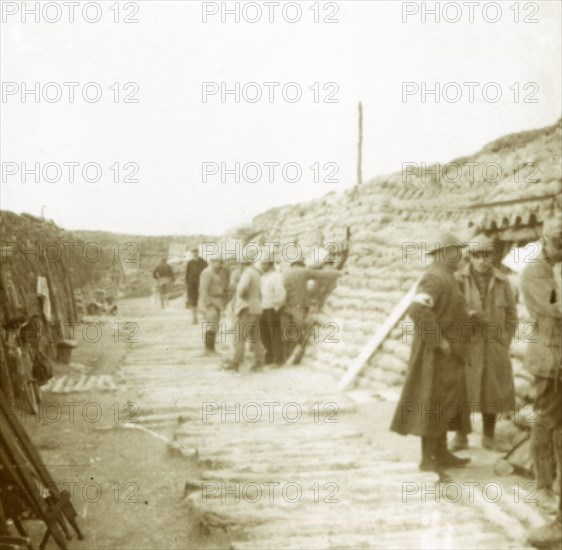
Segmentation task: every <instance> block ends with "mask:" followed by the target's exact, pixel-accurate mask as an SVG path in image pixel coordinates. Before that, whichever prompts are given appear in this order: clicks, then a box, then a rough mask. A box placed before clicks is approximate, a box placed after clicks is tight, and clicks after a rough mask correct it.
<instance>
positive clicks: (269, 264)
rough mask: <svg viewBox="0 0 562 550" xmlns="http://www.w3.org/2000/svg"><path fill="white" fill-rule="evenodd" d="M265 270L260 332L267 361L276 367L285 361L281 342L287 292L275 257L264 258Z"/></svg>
mask: <svg viewBox="0 0 562 550" xmlns="http://www.w3.org/2000/svg"><path fill="white" fill-rule="evenodd" d="M261 269H262V272H263V275H262V278H261V293H262V309H263V312H262V315H261V319H260V332H261V338H262V342H263V345H264V347H265V363H266V365H271V366H274V367H279V366H281V363H283V348H282V343H281V321H280V313H279V311H280V309H281V308H282V307H283V304H284V303H285V299H286V297H287V293H286V291H285V285H284V284H283V275H282V274H281V273H280V272H279V271H277V270H276V269H275V262H274V259H273V257H271V258H264V259H263V260H262V262H261Z"/></svg>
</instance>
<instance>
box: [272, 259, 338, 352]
mask: <svg viewBox="0 0 562 550" xmlns="http://www.w3.org/2000/svg"><path fill="white" fill-rule="evenodd" d="M340 275H341V272H339V271H335V270H325V271H324V270H320V269H312V268H308V267H306V266H305V263H304V261H303V260H302V258H298V259H297V260H296V261H294V262H292V263H291V266H290V267H289V269H287V270H286V271H285V272H284V273H283V284H284V285H285V290H286V292H287V299H286V301H285V305H284V306H283V309H282V310H281V328H282V336H283V360H284V361H287V360H288V359H289V357H291V355H292V353H293V351H294V350H295V348H296V346H297V344H301V343H302V342H303V341H304V339H305V333H306V330H307V324H306V319H307V315H308V310H309V309H310V292H309V289H308V282H309V281H323V282H328V281H335V280H336V279H337V278H338V277H339V276H340Z"/></svg>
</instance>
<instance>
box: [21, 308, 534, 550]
mask: <svg viewBox="0 0 562 550" xmlns="http://www.w3.org/2000/svg"><path fill="white" fill-rule="evenodd" d="M122 305H123V306H124V307H123V308H122V309H123V311H125V312H126V315H127V319H130V320H135V321H138V323H139V325H140V326H145V325H146V326H148V325H150V323H152V324H151V325H150V326H152V327H154V326H159V325H158V324H156V325H155V321H154V318H156V319H159V317H158V315H159V314H160V312H159V308H158V306H157V305H155V304H154V303H152V302H149V301H147V299H143V300H130V301H129V300H127V301H126V303H124V304H122ZM174 307H175V309H176V311H175V313H173V312H171V313H173V315H174V316H173V317H171V318H170V319H174V323H179V324H178V325H177V326H176V330H177V334H178V337H179V338H180V339H181V334H183V330H184V324H185V326H188V324H189V323H190V316H189V315H188V312H187V311H185V310H182V306H181V304H180V300H178V303H177V304H175V306H174ZM184 313H185V315H184ZM151 316H152V320H151V321H150V323H148V321H149V319H148V318H150V317H151ZM154 316H156V317H154ZM143 318H144V321H147V323H144V321H143ZM163 318H165V316H164V317H163ZM121 320H126V319H124V318H123V317H121V318H120V321H121ZM98 322H99V323H100V326H101V328H102V337H101V340H100V341H99V342H97V343H95V344H89V343H87V342H85V341H81V342H80V344H79V346H78V348H77V349H76V350H75V351H74V352H73V356H72V363H73V364H74V363H77V364H81V365H84V366H85V367H86V368H88V369H91V370H89V372H88V375H89V376H98V375H112V376H114V377H115V381H116V382H117V383H119V373H118V371H119V367H120V366H121V365H123V364H124V362H125V359H126V358H127V356H128V355H129V354H130V356H131V357H132V355H133V348H132V346H133V344H128V343H124V342H123V341H118V342H115V333H114V331H112V330H110V327H111V325H112V324H113V323H114V322H115V320H114V319H112V318H110V319H105V320H99V319H98ZM159 322H160V321H158V320H157V321H156V323H159ZM119 340H121V339H119ZM179 344H181V342H179ZM140 345H141V347H142V349H143V350H145V349H146V350H148V351H147V353H152V354H154V353H155V352H156V353H158V352H157V350H156V349H155V346H154V345H153V344H150V345H147V344H146V342H144V341H143V342H141V344H140ZM156 347H157V346H156ZM163 351H167V350H166V349H163ZM143 353H144V351H143ZM147 361H148V360H147ZM193 361H197V360H196V359H193ZM148 363H150V361H148ZM148 363H147V364H148ZM191 366H192V367H193V366H194V367H195V368H198V367H199V365H198V364H197V363H195V364H194V365H191ZM131 368H134V366H133V367H131V365H130V366H129V369H131ZM203 368H204V367H203ZM304 368H306V367H304ZM155 369H158V366H156V367H155ZM297 370H298V369H297ZM296 372H297V371H295V374H296ZM69 374H72V375H74V376H76V377H78V376H79V374H78V373H77V372H76V371H74V372H73V370H72V367H69V366H68V365H57V366H56V371H55V375H57V376H61V375H69ZM302 374H303V375H304V376H308V374H307V373H306V372H303V373H302ZM220 376H222V375H220ZM188 380H189V379H188ZM256 380H258V379H256ZM124 382H125V383H126V382H127V381H126V380H125V381H124ZM336 382H337V381H336V380H334V385H333V387H332V388H330V387H326V392H329V391H330V390H332V391H333V390H334V388H335V384H336ZM184 383H185V381H184ZM326 383H327V384H328V386H329V385H330V384H331V382H329V381H328V382H326ZM120 388H121V389H119V390H118V391H101V390H94V389H93V390H90V391H85V392H77V393H45V394H44V401H43V404H42V408H41V413H40V415H39V417H38V419H36V418H34V417H32V416H26V417H24V418H23V421H24V425H25V428H26V429H27V431H28V433H29V435H30V437H31V439H32V441H33V442H34V443H35V445H36V446H37V448H38V450H39V452H40V453H41V455H42V457H43V460H44V462H45V463H46V464H47V466H48V468H49V470H50V471H51V473H52V475H53V477H54V478H55V480H56V481H57V483H58V484H59V487H60V488H61V489H68V490H69V491H70V492H71V496H72V501H73V504H74V507H75V509H76V511H77V513H78V522H79V525H80V527H81V529H82V531H83V532H84V534H85V540H84V541H77V540H76V538H74V539H73V540H72V541H70V542H69V547H70V548H71V549H73V550H74V549H82V550H86V549H88V550H94V549H95V550H98V549H133V548H134V549H142V550H144V549H146V550H149V549H156V548H158V549H174V548H185V549H202V550H207V549H209V550H210V549H215V548H230V547H231V541H230V539H229V536H228V534H227V533H226V532H225V531H221V530H213V531H212V532H211V531H208V530H207V529H206V528H205V527H203V526H202V525H201V523H200V522H199V521H198V519H197V517H193V516H192V515H190V512H189V510H190V509H189V508H188V507H187V506H186V505H182V501H183V499H184V497H185V496H186V494H185V484H186V482H187V481H188V480H196V479H199V476H200V466H199V465H198V463H197V461H196V460H195V459H189V458H186V457H183V456H179V455H178V454H176V453H174V452H173V451H170V450H169V448H168V445H167V442H166V438H167V437H168V438H171V437H172V434H173V431H174V428H173V427H170V428H168V429H166V428H164V429H159V430H158V434H155V433H154V432H153V434H150V433H147V432H143V431H141V430H138V429H131V428H127V427H125V426H124V423H125V422H124V421H125V419H131V418H134V416H135V415H141V414H142V413H143V411H140V410H135V409H131V408H129V407H128V403H130V402H135V400H138V399H139V395H140V394H139V390H138V389H137V390H135V389H133V388H132V389H128V390H127V389H125V386H124V385H122V386H120ZM178 389H179V388H178ZM181 390H182V392H184V393H185V394H186V396H187V397H188V398H189V399H191V400H194V402H195V401H196V400H197V395H195V394H196V393H197V392H196V388H195V387H194V388H191V387H190V386H188V385H186V386H185V387H182V388H181ZM142 391H147V390H142ZM192 391H193V392H194V395H193V396H191V392H192ZM225 391H226V390H225ZM355 393H357V394H359V395H358V396H355V398H354V401H356V403H357V407H356V409H355V411H354V412H352V413H348V414H347V415H346V417H345V422H346V425H349V427H350V428H353V429H356V430H357V431H359V432H361V433H362V434H363V435H364V437H366V438H367V439H369V440H371V442H372V443H373V447H374V449H383V450H385V451H389V452H391V453H393V454H394V455H396V460H400V458H401V457H412V460H416V461H417V460H418V457H419V452H420V451H419V440H418V438H415V437H401V436H397V435H394V434H390V433H389V431H388V426H389V423H390V419H391V417H392V414H393V412H394V408H395V406H396V404H395V402H393V401H382V400H377V399H372V398H368V396H367V399H365V401H364V402H363V399H362V397H361V396H363V398H364V397H365V394H366V393H368V392H362V391H361V392H360V391H357V392H355ZM190 396H191V397H190ZM200 398H201V396H200V395H199V399H200ZM357 399H359V401H357ZM129 400H130V401H129ZM71 411H73V414H72V413H71ZM475 427H477V426H475ZM479 439H480V436H479V434H478V433H475V434H473V435H471V450H470V451H469V455H470V456H471V457H472V464H471V465H470V467H468V468H466V469H464V470H457V471H455V476H454V477H455V480H456V481H458V482H459V483H463V482H465V481H470V482H475V481H477V482H479V483H480V484H485V483H489V482H495V483H498V484H499V485H500V486H501V488H502V490H503V494H504V495H509V496H510V498H511V493H510V487H512V486H513V484H514V483H516V482H519V483H521V485H522V486H524V484H525V483H527V482H528V480H524V479H522V478H518V477H517V476H512V475H511V476H505V477H503V478H498V477H497V476H496V475H495V474H494V473H493V464H494V462H495V461H496V460H497V459H498V458H499V457H500V456H501V455H500V454H499V453H492V452H490V451H486V450H483V449H481V447H480V442H479ZM221 441H222V440H221ZM336 449H337V447H336ZM201 451H202V452H203V453H204V452H205V449H201ZM27 527H28V529H29V532H30V534H31V535H32V537H33V540H34V541H37V543H38V541H39V540H40V537H41V535H42V526H41V524H39V523H38V522H29V523H28V525H27ZM48 548H55V545H54V543H53V541H51V542H50V543H49V545H48Z"/></svg>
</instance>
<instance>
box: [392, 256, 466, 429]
mask: <svg viewBox="0 0 562 550" xmlns="http://www.w3.org/2000/svg"><path fill="white" fill-rule="evenodd" d="M408 315H409V316H410V317H411V319H412V321H413V324H412V323H409V324H408V322H407V321H405V322H404V323H403V335H406V334H411V333H412V332H413V339H412V351H411V355H410V361H409V364H408V371H407V374H406V380H405V382H404V387H403V389H402V395H401V397H400V401H399V402H398V406H397V408H396V412H395V414H394V418H393V420H392V424H391V426H390V429H391V430H392V431H394V432H397V433H399V434H402V435H406V434H414V435H418V436H426V437H438V436H439V435H441V434H442V433H443V432H445V431H447V430H457V429H462V430H463V431H464V432H465V433H469V432H470V418H469V415H468V414H466V413H467V411H466V406H463V403H465V390H464V363H465V357H466V356H467V350H468V342H469V339H470V331H469V329H470V327H469V326H468V322H469V318H468V310H467V308H466V303H465V300H464V297H463V295H462V293H461V290H460V286H459V283H458V281H457V280H456V279H455V276H454V272H453V271H451V270H450V269H449V268H447V266H446V265H445V264H443V263H434V264H432V265H431V266H429V268H428V269H427V271H426V272H425V274H424V275H423V277H422V278H421V280H420V282H419V285H418V288H417V293H416V296H415V297H414V299H413V302H412V305H411V306H410V308H409V310H408ZM410 338H412V336H410ZM442 339H444V340H447V342H449V345H450V346H451V353H450V354H446V353H444V352H443V351H441V349H439V347H438V345H439V344H440V342H441V340H442Z"/></svg>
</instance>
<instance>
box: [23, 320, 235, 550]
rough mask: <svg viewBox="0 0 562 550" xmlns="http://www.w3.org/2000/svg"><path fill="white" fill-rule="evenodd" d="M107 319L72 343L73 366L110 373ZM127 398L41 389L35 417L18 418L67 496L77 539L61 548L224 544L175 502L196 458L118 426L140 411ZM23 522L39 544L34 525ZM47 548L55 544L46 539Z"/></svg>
mask: <svg viewBox="0 0 562 550" xmlns="http://www.w3.org/2000/svg"><path fill="white" fill-rule="evenodd" d="M109 324H111V321H110V322H109V323H101V326H102V329H103V330H102V338H101V340H100V341H99V342H97V343H95V344H89V343H87V342H80V345H79V346H78V348H77V349H76V350H75V351H74V353H73V357H72V362H73V363H74V362H76V363H81V364H84V365H87V366H91V367H92V370H91V371H90V373H89V374H90V375H99V374H110V375H111V374H115V373H116V370H117V368H118V366H119V364H120V363H121V362H122V361H123V358H124V357H125V356H126V354H127V349H128V348H127V346H128V345H127V344H124V343H123V342H117V343H116V342H115V341H114V334H113V333H112V332H111V331H109V330H106V329H107V327H108V326H109ZM68 373H69V367H68V366H66V365H57V366H56V371H55V374H56V375H62V374H68ZM128 398H129V396H128V395H127V393H126V392H89V393H78V394H53V393H48V394H44V396H43V399H44V401H43V404H42V409H41V413H40V415H39V418H38V419H36V418H35V417H33V416H31V415H29V416H23V417H22V419H23V421H24V425H25V428H26V430H27V431H28V433H29V435H30V437H31V439H32V441H33V442H34V443H35V445H36V447H37V448H38V450H39V452H40V454H41V456H42V457H43V460H44V462H45V463H46V464H47V467H48V468H49V470H50V472H51V474H52V475H53V477H54V479H55V481H56V483H57V484H58V486H59V488H61V489H68V490H69V491H70V493H71V498H72V501H73V504H74V507H75V509H76V511H77V513H78V522H79V525H80V528H81V530H82V532H83V533H84V535H85V540H83V541H78V540H77V539H76V537H74V538H73V540H72V541H70V542H69V547H70V548H72V549H81V550H86V549H87V550H94V549H95V550H98V549H106V548H107V549H125V548H134V549H153V548H166V549H168V548H170V549H172V548H188V549H191V548H193V549H214V548H229V541H228V539H227V538H226V536H221V533H216V532H215V533H213V534H212V535H211V534H210V533H207V532H205V531H204V529H202V528H201V527H200V525H199V524H198V522H197V521H196V520H195V519H194V518H192V517H190V516H189V513H188V511H187V510H186V508H185V507H184V506H182V504H181V503H182V500H183V498H184V486H185V482H186V480H188V479H191V478H194V477H197V464H196V462H194V461H190V460H188V459H186V458H183V457H179V456H177V455H175V454H173V453H171V452H169V451H168V448H167V445H166V442H165V441H162V440H160V439H157V438H155V437H153V436H151V435H149V434H147V433H143V432H141V431H138V430H132V429H126V428H123V420H124V419H125V418H127V417H129V418H131V417H132V416H134V414H140V413H141V412H142V411H138V412H137V411H134V410H132V409H127V400H128ZM65 403H66V405H65ZM92 403H93V404H92ZM71 411H73V414H72V412H71ZM100 411H101V413H100ZM85 417H86V418H89V419H91V420H95V421H89V420H86V419H85ZM98 418H99V419H98ZM26 527H27V529H28V531H29V533H30V534H31V536H32V538H33V540H34V541H39V540H40V537H41V534H42V532H43V528H42V525H41V524H40V523H39V522H33V521H31V522H28V523H27V525H26ZM48 548H56V546H55V544H54V542H53V541H52V540H51V541H50V542H49V544H48Z"/></svg>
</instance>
